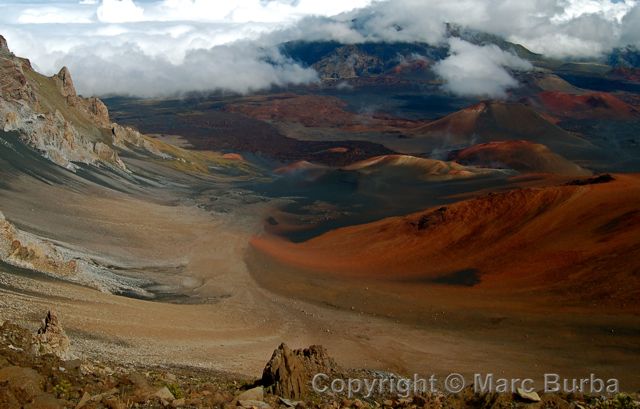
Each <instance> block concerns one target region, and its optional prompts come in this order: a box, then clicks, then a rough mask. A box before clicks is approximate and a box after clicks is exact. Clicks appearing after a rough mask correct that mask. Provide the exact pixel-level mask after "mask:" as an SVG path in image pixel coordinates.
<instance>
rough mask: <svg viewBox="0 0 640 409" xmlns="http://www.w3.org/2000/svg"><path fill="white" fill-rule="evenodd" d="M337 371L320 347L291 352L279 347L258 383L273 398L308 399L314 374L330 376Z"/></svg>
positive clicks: (282, 346)
mask: <svg viewBox="0 0 640 409" xmlns="http://www.w3.org/2000/svg"><path fill="white" fill-rule="evenodd" d="M337 371H338V366H337V365H336V363H335V361H334V360H333V359H332V358H330V357H329V355H328V354H327V352H326V350H325V349H324V348H323V347H322V346H320V345H312V346H310V347H309V348H305V349H295V350H291V349H290V348H289V347H288V346H287V345H285V344H281V345H280V346H279V347H278V349H276V350H275V351H274V352H273V355H272V356H271V359H270V360H269V362H268V363H267V366H266V367H265V368H264V371H263V373H262V381H261V383H262V385H263V386H264V387H265V389H267V390H268V391H269V392H271V393H273V394H274V395H278V396H281V397H284V398H288V399H300V398H303V397H305V396H306V395H308V393H309V391H310V390H311V380H312V379H313V377H314V376H315V375H316V374H318V373H324V374H327V375H331V374H334V373H336V372H337Z"/></svg>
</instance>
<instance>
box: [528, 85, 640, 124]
mask: <svg viewBox="0 0 640 409" xmlns="http://www.w3.org/2000/svg"><path fill="white" fill-rule="evenodd" d="M538 97H539V99H540V101H541V102H542V105H543V106H544V108H545V109H546V110H548V111H549V112H550V113H551V114H553V115H559V116H564V117H569V118H578V119H580V118H614V119H615V118H620V119H625V118H629V117H631V116H633V115H636V114H638V111H636V109H635V108H633V107H632V106H630V105H629V104H627V103H625V102H624V101H622V100H621V99H619V98H618V97H616V96H614V95H612V94H608V93H606V92H590V93H588V94H582V95H576V94H568V93H563V92H556V91H547V92H542V93H540V94H539V95H538Z"/></svg>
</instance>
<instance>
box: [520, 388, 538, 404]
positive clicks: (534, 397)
mask: <svg viewBox="0 0 640 409" xmlns="http://www.w3.org/2000/svg"><path fill="white" fill-rule="evenodd" d="M516 396H517V397H518V398H519V399H521V400H523V401H526V402H540V395H538V393H537V392H535V391H534V392H527V391H525V390H524V389H521V388H518V389H517V391H516Z"/></svg>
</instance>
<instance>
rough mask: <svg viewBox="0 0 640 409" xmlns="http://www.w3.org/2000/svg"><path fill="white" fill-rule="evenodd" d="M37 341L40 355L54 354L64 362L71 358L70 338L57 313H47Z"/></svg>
mask: <svg viewBox="0 0 640 409" xmlns="http://www.w3.org/2000/svg"><path fill="white" fill-rule="evenodd" d="M35 339H36V342H37V345H38V351H37V352H38V353H40V354H53V355H55V356H57V357H58V358H60V359H64V360H68V359H70V358H71V352H70V350H69V349H70V346H71V343H70V342H69V337H67V334H66V333H65V332H64V329H63V328H62V325H61V324H60V320H59V319H58V315H57V314H56V313H55V311H51V310H49V312H47V315H46V317H45V318H44V319H43V320H42V326H41V327H40V329H38V334H37V335H36V337H35Z"/></svg>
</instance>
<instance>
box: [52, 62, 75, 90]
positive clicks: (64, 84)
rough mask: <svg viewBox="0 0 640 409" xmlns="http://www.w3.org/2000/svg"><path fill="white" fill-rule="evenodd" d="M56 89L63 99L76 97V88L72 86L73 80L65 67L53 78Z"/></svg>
mask: <svg viewBox="0 0 640 409" xmlns="http://www.w3.org/2000/svg"><path fill="white" fill-rule="evenodd" d="M54 78H55V80H56V83H57V84H58V87H59V89H60V93H61V94H62V96H64V97H70V96H76V95H77V94H76V88H75V86H74V85H73V80H72V79H71V73H70V72H69V69H68V68H67V67H62V69H61V70H60V72H58V74H57V75H56V76H55V77H54Z"/></svg>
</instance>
